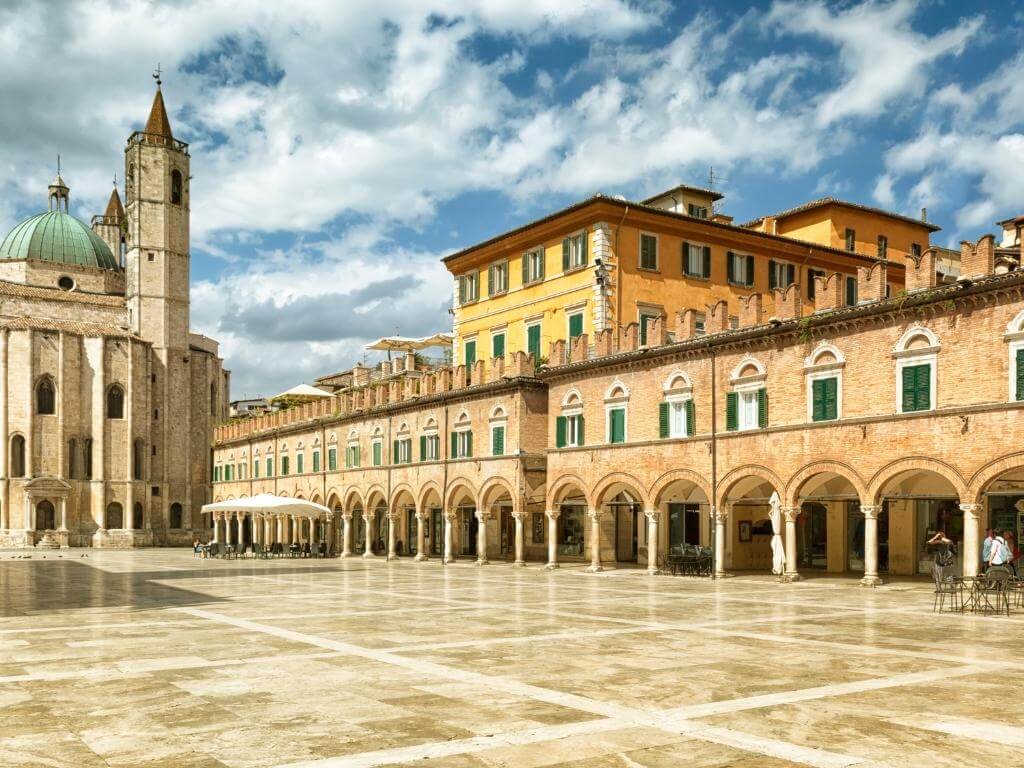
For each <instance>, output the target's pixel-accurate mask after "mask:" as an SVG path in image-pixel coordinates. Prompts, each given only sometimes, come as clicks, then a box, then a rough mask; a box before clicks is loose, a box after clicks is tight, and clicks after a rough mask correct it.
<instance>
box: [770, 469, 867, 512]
mask: <svg viewBox="0 0 1024 768" xmlns="http://www.w3.org/2000/svg"><path fill="white" fill-rule="evenodd" d="M821 474H833V475H837V476H839V477H841V478H843V479H844V480H846V481H847V482H849V483H850V485H852V486H853V489H854V490H855V491H856V492H857V498H858V499H859V500H860V502H861V503H862V504H867V503H869V499H870V498H871V496H870V495H869V494H868V489H867V485H866V484H865V483H864V479H863V478H862V477H861V476H860V473H858V472H857V470H855V469H854V468H853V467H851V466H850V465H849V464H844V463H843V462H841V461H829V460H826V461H815V462H812V463H810V464H805V465H804V466H803V467H801V468H800V469H798V470H797V471H796V472H795V473H794V474H793V476H792V477H791V478H790V479H789V482H788V483H787V484H786V486H785V492H784V493H782V498H783V502H784V503H785V505H786V506H787V507H796V506H799V503H800V502H799V496H800V491H801V490H802V489H803V487H804V485H805V484H806V483H807V481H808V480H810V479H811V478H812V477H815V476H817V475H821Z"/></svg>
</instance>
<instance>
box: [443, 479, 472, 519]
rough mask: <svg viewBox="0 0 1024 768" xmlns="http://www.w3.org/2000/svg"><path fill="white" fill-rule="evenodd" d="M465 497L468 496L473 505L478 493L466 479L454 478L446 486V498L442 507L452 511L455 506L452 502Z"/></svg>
mask: <svg viewBox="0 0 1024 768" xmlns="http://www.w3.org/2000/svg"><path fill="white" fill-rule="evenodd" d="M466 497H468V498H469V499H470V500H471V501H472V502H473V504H474V505H475V504H476V500H477V498H478V494H477V492H476V490H475V489H474V488H473V485H472V484H471V483H470V482H469V481H468V480H466V479H465V478H461V477H460V478H456V479H455V480H453V481H452V484H451V486H450V487H449V488H448V498H447V499H445V502H444V508H445V509H446V510H447V511H449V512H451V511H454V509H455V506H454V504H453V502H454V501H456V500H458V499H463V498H466Z"/></svg>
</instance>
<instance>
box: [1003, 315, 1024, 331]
mask: <svg viewBox="0 0 1024 768" xmlns="http://www.w3.org/2000/svg"><path fill="white" fill-rule="evenodd" d="M1017 333H1024V309H1022V310H1021V311H1020V312H1018V313H1017V314H1016V315H1015V316H1014V318H1013V319H1012V320H1011V321H1010V322H1008V323H1007V324H1006V335H1007V336H1012V335H1013V334H1017Z"/></svg>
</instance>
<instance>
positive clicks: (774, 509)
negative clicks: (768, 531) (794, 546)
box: [768, 491, 786, 576]
mask: <svg viewBox="0 0 1024 768" xmlns="http://www.w3.org/2000/svg"><path fill="white" fill-rule="evenodd" d="M768 503H769V504H770V505H771V510H770V511H769V512H768V517H769V519H770V520H771V521H772V573H774V574H775V575H776V576H781V575H782V574H783V573H784V572H785V570H786V548H785V547H784V546H783V545H782V499H780V498H779V492H778V491H772V496H771V498H770V499H768Z"/></svg>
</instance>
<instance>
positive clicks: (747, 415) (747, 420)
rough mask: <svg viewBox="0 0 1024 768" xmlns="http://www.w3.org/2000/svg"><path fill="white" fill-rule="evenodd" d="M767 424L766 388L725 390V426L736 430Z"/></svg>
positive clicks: (730, 429) (732, 430) (762, 426)
mask: <svg viewBox="0 0 1024 768" xmlns="http://www.w3.org/2000/svg"><path fill="white" fill-rule="evenodd" d="M767 426H768V390H766V389H763V388H762V389H755V390H748V391H745V392H727V393H726V395H725V428H726V429H727V430H729V431H730V432H735V431H736V430H739V431H744V430H748V429H758V428H762V429H763V428H764V427H767Z"/></svg>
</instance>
